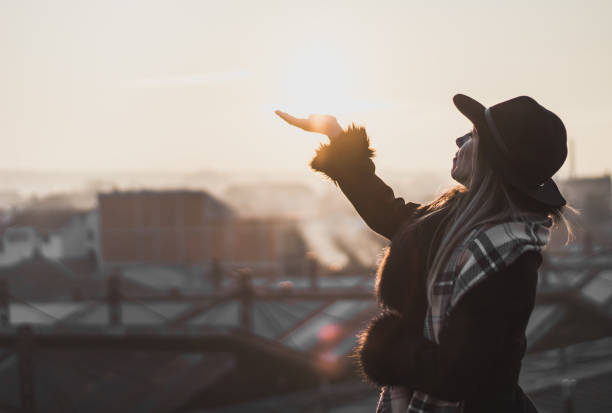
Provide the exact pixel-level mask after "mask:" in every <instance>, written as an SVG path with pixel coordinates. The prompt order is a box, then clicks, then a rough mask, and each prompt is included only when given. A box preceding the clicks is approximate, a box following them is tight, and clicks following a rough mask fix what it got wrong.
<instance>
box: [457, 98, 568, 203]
mask: <svg viewBox="0 0 612 413" xmlns="http://www.w3.org/2000/svg"><path fill="white" fill-rule="evenodd" d="M453 102H454V103H455V106H456V107H457V109H459V111H460V112H461V113H462V114H464V115H465V116H466V117H467V118H468V119H469V120H470V121H471V122H472V124H473V125H474V127H475V128H476V131H477V132H478V136H479V138H480V140H479V145H482V146H483V150H484V151H485V153H486V155H487V157H488V158H489V161H490V165H491V167H492V169H493V170H494V171H495V172H497V173H498V174H499V175H500V176H501V178H502V179H503V180H504V181H505V182H506V183H508V184H510V185H512V186H513V187H515V188H517V189H518V190H519V191H521V192H522V193H524V194H525V195H527V196H529V197H531V198H533V199H536V200H538V201H540V202H542V203H544V204H546V205H549V206H552V207H558V208H560V207H562V206H564V205H565V204H566V202H565V198H563V195H561V192H560V191H559V188H558V187H557V185H556V184H555V182H554V181H553V180H552V177H553V175H554V174H555V173H556V172H557V171H558V170H559V169H560V168H561V166H562V165H563V163H564V162H565V159H566V158H567V133H566V130H565V126H564V125H563V122H562V121H561V119H559V117H558V116H557V115H555V114H554V113H552V112H551V111H549V110H548V109H546V108H544V107H543V106H541V105H540V104H539V103H538V102H536V101H535V100H534V99H532V98H530V97H529V96H518V97H516V98H513V99H510V100H507V101H504V102H501V103H498V104H496V105H494V106H491V107H489V108H486V107H485V106H484V105H482V104H481V103H479V102H478V101H476V100H474V99H472V98H471V97H469V96H466V95H462V94H458V95H455V96H454V97H453Z"/></svg>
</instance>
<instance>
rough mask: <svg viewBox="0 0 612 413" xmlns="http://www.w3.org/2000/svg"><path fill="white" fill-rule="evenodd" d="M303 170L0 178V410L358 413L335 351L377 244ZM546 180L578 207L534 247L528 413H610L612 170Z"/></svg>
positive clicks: (413, 188) (356, 397)
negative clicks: (570, 226)
mask: <svg viewBox="0 0 612 413" xmlns="http://www.w3.org/2000/svg"><path fill="white" fill-rule="evenodd" d="M307 172H308V173H309V174H310V175H308V176H306V175H301V174H299V173H295V174H292V173H287V174H283V175H282V176H279V174H278V173H265V172H259V173H247V172H245V173H242V174H240V173H234V174H229V173H228V174H223V173H217V172H201V173H194V174H191V175H177V174H174V175H173V174H168V173H162V172H160V173H159V174H153V173H142V174H125V175H121V174H114V175H111V174H108V175H107V176H104V177H100V176H95V177H94V176H93V175H92V176H88V175H86V174H85V175H83V174H68V173H55V174H53V173H43V172H40V173H34V172H32V173H26V172H6V171H5V172H1V173H0V175H1V176H2V182H3V184H1V185H0V383H2V385H1V386H0V412H4V411H6V412H16V411H20V412H67V411H74V412H84V411H86V412H98V411H99V412H107V411H116V412H191V413H195V412H224V413H225V412H227V413H230V412H243V411H245V412H246V411H249V412H251V411H254V412H259V411H262V412H281V411H282V412H330V413H331V412H334V413H340V412H373V411H374V410H375V406H376V402H377V398H378V389H377V388H375V387H373V386H370V385H367V384H365V383H363V382H362V381H361V380H360V378H359V377H358V376H357V374H356V369H355V364H354V359H353V358H351V354H352V350H353V348H354V346H355V344H356V336H357V333H358V332H359V331H360V330H361V329H362V328H363V327H364V326H365V325H366V323H367V321H368V320H369V319H370V317H371V316H372V315H374V314H375V312H376V311H377V307H376V302H375V300H374V296H373V288H374V273H375V270H376V265H377V262H378V260H379V259H380V257H381V254H382V251H383V249H384V248H385V247H386V246H387V245H388V242H387V241H386V240H385V239H384V238H382V237H380V236H378V235H377V234H375V233H374V232H372V231H371V230H370V229H369V228H367V226H366V225H365V224H364V223H363V221H362V220H361V218H360V217H359V216H358V215H357V214H356V213H355V211H354V210H353V208H352V206H351V205H350V203H349V202H348V201H347V200H346V198H344V195H343V194H342V193H341V192H340V190H339V189H338V188H337V187H335V186H334V185H333V184H331V183H330V182H329V181H326V180H323V179H322V178H321V177H320V176H319V175H317V174H314V173H311V172H309V171H307ZM383 179H385V181H386V182H387V183H388V184H389V185H390V186H391V187H392V188H393V189H394V191H395V194H396V196H401V197H403V198H404V199H405V200H406V201H416V202H424V201H426V200H428V199H431V198H432V197H433V196H434V195H435V194H436V193H439V192H441V191H442V190H443V189H444V188H446V187H448V186H450V185H451V183H450V182H449V181H448V178H447V177H446V176H444V175H443V174H436V173H429V172H428V173H425V172H422V171H420V172H419V173H412V172H410V171H399V172H397V173H389V174H388V176H383ZM558 184H559V186H560V187H561V190H562V192H563V193H564V194H565V195H566V197H567V199H568V201H569V202H570V204H571V205H573V206H574V207H575V208H577V209H578V210H579V211H580V215H578V216H576V217H574V218H572V220H573V222H574V226H575V239H574V241H573V242H570V243H569V244H567V243H566V239H567V234H566V233H564V232H563V231H562V230H557V231H555V232H553V237H552V240H551V243H550V245H549V247H548V248H547V250H546V252H545V261H544V264H543V265H542V268H541V273H540V281H539V285H538V296H537V303H536V307H535V309H534V312H533V314H532V316H531V319H530V322H529V325H528V328H527V342H528V348H527V355H526V356H525V359H524V360H523V367H522V373H521V374H522V375H521V380H520V384H521V386H522V387H523V389H524V390H525V392H526V393H527V394H528V395H529V396H530V397H531V398H532V399H533V400H534V402H535V403H536V405H537V406H538V409H539V410H540V411H541V412H542V413H552V412H562V411H564V412H609V411H612V392H610V389H611V388H612V193H611V179H610V175H609V174H608V175H602V176H597V177H572V178H567V179H563V180H561V179H560V180H558Z"/></svg>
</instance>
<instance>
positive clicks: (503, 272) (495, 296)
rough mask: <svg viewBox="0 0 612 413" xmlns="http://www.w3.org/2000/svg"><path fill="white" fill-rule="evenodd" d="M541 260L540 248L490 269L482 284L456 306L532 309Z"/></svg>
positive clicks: (475, 287)
mask: <svg viewBox="0 0 612 413" xmlns="http://www.w3.org/2000/svg"><path fill="white" fill-rule="evenodd" d="M541 263H542V254H541V253H540V252H539V251H537V250H529V251H525V252H523V253H521V254H520V255H519V256H518V257H517V258H516V259H515V260H514V261H513V262H512V263H511V264H509V265H508V266H506V267H505V268H503V269H500V270H497V271H491V272H490V273H489V274H487V276H486V277H484V279H483V280H482V281H481V282H480V283H478V284H477V285H474V286H473V287H472V288H470V289H469V291H467V292H466V293H465V296H464V297H462V299H461V300H460V301H458V302H457V303H456V304H457V308H459V307H460V306H467V307H479V308H485V307H488V308H491V307H496V306H504V307H505V309H506V310H508V311H515V310H520V309H531V308H533V305H534V302H535V295H536V289H537V283H538V269H539V267H540V265H541Z"/></svg>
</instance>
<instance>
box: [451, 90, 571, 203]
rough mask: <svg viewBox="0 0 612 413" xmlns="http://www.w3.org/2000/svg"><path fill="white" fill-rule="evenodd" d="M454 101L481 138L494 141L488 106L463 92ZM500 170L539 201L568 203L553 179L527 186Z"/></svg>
mask: <svg viewBox="0 0 612 413" xmlns="http://www.w3.org/2000/svg"><path fill="white" fill-rule="evenodd" d="M453 103H454V104H455V106H456V107H457V109H458V110H459V112H461V113H462V114H463V115H464V116H465V117H466V118H468V119H469V120H470V121H471V122H472V124H473V125H474V127H475V128H476V130H477V131H478V135H479V136H480V137H481V139H486V140H487V141H488V142H491V141H493V139H492V136H491V132H490V131H489V128H488V126H487V122H486V119H485V110H486V107H485V106H484V105H483V104H482V103H480V102H478V101H477V100H475V99H472V98H471V97H469V96H466V95H463V94H457V95H455V96H453ZM491 143H493V146H495V144H494V142H491ZM488 146H491V145H488ZM497 163H498V164H500V165H501V164H506V163H507V160H506V159H504V158H503V157H501V158H500V159H498V162H497ZM502 169H503V168H502ZM499 172H500V173H501V174H502V176H504V175H505V177H506V178H507V181H508V183H510V184H511V185H512V186H514V187H515V188H517V189H519V190H520V191H521V192H523V193H525V194H526V195H528V196H529V197H531V198H533V199H535V200H537V201H540V202H542V203H544V204H546V205H550V206H552V207H556V208H560V207H562V206H564V205H565V204H566V201H565V198H563V195H561V192H560V191H559V188H558V187H557V184H556V183H555V182H554V181H553V180H552V179H548V180H547V181H545V182H544V183H543V184H542V185H540V186H538V187H536V188H525V187H524V185H523V184H522V182H520V181H516V177H515V176H514V175H512V174H505V173H503V171H499ZM513 178H514V179H513Z"/></svg>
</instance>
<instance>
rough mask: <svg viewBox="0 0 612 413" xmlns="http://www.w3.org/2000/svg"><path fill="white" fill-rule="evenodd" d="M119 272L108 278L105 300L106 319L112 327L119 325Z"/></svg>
mask: <svg viewBox="0 0 612 413" xmlns="http://www.w3.org/2000/svg"><path fill="white" fill-rule="evenodd" d="M120 282H121V277H120V272H119V271H116V272H114V273H113V274H112V275H111V276H110V277H109V278H108V284H107V291H106V299H107V305H108V319H109V321H110V324H111V325H112V326H118V325H120V324H121V291H120Z"/></svg>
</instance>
